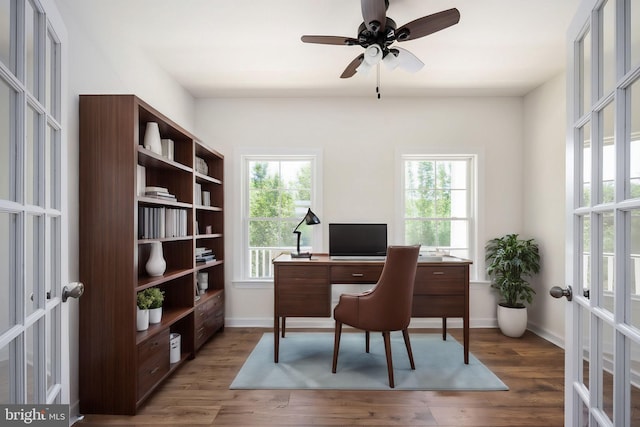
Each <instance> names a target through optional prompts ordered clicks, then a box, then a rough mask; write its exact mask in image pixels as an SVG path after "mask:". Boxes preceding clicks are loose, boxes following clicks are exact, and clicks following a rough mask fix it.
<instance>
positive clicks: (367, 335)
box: [364, 331, 370, 353]
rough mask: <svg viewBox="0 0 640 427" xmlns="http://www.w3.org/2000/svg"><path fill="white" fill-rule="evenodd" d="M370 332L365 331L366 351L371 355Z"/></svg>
mask: <svg viewBox="0 0 640 427" xmlns="http://www.w3.org/2000/svg"><path fill="white" fill-rule="evenodd" d="M369 335H370V334H369V331H364V340H365V351H366V352H367V353H369Z"/></svg>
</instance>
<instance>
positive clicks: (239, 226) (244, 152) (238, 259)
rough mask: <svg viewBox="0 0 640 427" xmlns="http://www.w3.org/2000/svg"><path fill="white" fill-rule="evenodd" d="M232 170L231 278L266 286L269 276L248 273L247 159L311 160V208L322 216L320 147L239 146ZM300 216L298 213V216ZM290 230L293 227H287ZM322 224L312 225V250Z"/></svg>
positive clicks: (320, 247) (319, 246)
mask: <svg viewBox="0 0 640 427" xmlns="http://www.w3.org/2000/svg"><path fill="white" fill-rule="evenodd" d="M235 157H236V162H235V165H236V170H237V171H238V178H237V179H236V180H235V183H236V186H235V187H236V188H235V192H234V193H235V194H236V195H239V196H240V197H237V198H236V209H237V215H234V219H233V222H234V236H237V237H238V239H234V241H235V242H238V240H239V242H238V243H236V244H234V255H235V257H234V258H235V261H234V280H233V283H234V285H236V286H240V287H257V288H262V287H269V286H272V285H273V278H251V277H249V267H250V259H249V257H248V253H249V212H248V210H249V183H250V181H249V170H248V165H249V162H251V161H263V160H264V161H292V160H309V161H310V162H311V206H310V207H311V210H312V211H313V212H314V213H315V214H316V215H317V216H318V217H319V218H320V219H322V216H323V209H322V194H323V193H322V170H323V169H322V150H321V149H315V148H240V149H237V150H236V155H235ZM300 219H302V217H300ZM291 232H292V233H293V229H292V230H291ZM322 237H323V233H322V227H312V238H313V248H314V252H321V251H322V250H323V248H324V245H323V241H322Z"/></svg>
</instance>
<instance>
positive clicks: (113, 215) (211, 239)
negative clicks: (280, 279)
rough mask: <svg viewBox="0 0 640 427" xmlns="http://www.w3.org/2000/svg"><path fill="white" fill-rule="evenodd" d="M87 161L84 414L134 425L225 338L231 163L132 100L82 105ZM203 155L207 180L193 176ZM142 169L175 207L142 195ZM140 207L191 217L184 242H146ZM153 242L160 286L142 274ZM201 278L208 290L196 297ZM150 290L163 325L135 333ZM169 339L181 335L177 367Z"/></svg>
mask: <svg viewBox="0 0 640 427" xmlns="http://www.w3.org/2000/svg"><path fill="white" fill-rule="evenodd" d="M148 122H157V123H158V127H159V129H160V135H161V138H169V139H172V140H173V142H174V153H173V159H169V158H167V157H164V156H162V155H160V154H158V153H155V152H153V151H150V150H148V149H146V148H144V146H143V144H144V142H143V141H144V133H145V130H146V124H147V123H148ZM79 156H80V158H79V163H80V196H79V199H80V200H79V205H80V218H79V228H80V250H79V258H80V259H79V264H80V280H81V281H82V282H83V283H84V284H85V293H84V295H83V297H82V298H81V299H80V331H79V341H80V357H79V359H80V362H79V364H80V366H79V372H80V390H79V395H80V412H81V413H84V414H92V413H93V414H129V415H133V414H135V413H136V412H137V410H138V408H139V407H140V405H141V404H142V403H143V402H144V401H145V400H146V399H147V398H148V397H149V396H151V395H152V394H153V392H154V390H156V389H157V387H158V386H159V385H160V384H162V382H163V381H164V380H165V379H166V378H167V377H168V376H169V375H171V374H172V373H173V372H175V371H176V370H177V369H179V368H180V366H182V365H184V363H185V362H186V361H188V360H190V359H192V358H194V357H196V353H197V350H198V349H199V348H200V347H201V346H202V345H203V344H204V343H205V342H206V341H207V340H208V339H210V338H211V337H212V336H213V335H214V334H215V333H216V332H217V331H219V330H221V329H222V328H224V259H225V258H224V234H223V233H224V206H223V203H224V195H223V194H224V193H223V191H224V157H223V156H222V155H221V154H220V153H218V152H217V151H215V150H213V149H211V148H210V147H208V146H206V145H204V144H203V143H201V142H200V141H199V140H198V139H197V138H196V137H195V136H194V135H192V134H191V133H189V132H188V131H186V130H185V129H183V128H182V127H180V126H179V125H178V124H176V123H175V122H173V121H172V120H171V119H169V118H168V117H166V116H164V115H163V114H162V113H160V112H159V111H157V110H156V109H154V108H153V107H151V106H150V105H149V104H147V103H145V102H144V101H143V100H141V99H140V98H138V97H136V96H134V95H81V96H80V148H79ZM196 157H198V158H200V159H202V161H204V163H205V164H206V168H205V169H206V172H203V171H202V170H198V171H196V163H197V162H196ZM202 161H199V163H200V164H201V166H202ZM138 165H140V166H144V168H145V182H146V184H145V185H146V186H155V187H164V188H167V189H168V190H169V192H170V193H171V194H173V195H175V196H176V200H175V201H174V200H164V199H158V198H154V197H148V196H141V195H139V194H138V185H137V184H138V182H137V179H138V172H137V169H138ZM201 169H202V167H201ZM196 184H198V185H199V186H200V188H201V189H202V191H208V192H209V193H210V198H211V206H200V205H196V204H195V200H196V199H195V195H194V192H195V189H196ZM142 207H151V208H156V207H158V208H162V207H166V208H168V209H181V210H184V211H185V212H186V217H187V227H186V228H187V230H186V234H187V235H186V236H181V237H162V238H158V239H149V238H142V239H141V238H138V237H139V236H144V235H147V236H148V235H149V234H147V233H141V234H139V229H138V225H139V224H138V221H139V217H138V216H139V215H140V212H139V208H142ZM140 211H144V210H143V209H140ZM145 212H148V210H147V211H145ZM155 225H157V224H155ZM198 228H201V229H202V230H203V232H204V230H207V231H208V232H207V233H206V234H198ZM141 231H144V230H141ZM183 232H184V231H183ZM172 234H173V233H172ZM180 234H182V233H180ZM151 235H155V234H151ZM162 235H163V234H162ZM153 242H160V243H161V244H162V249H163V256H164V259H165V261H166V263H167V269H166V271H165V272H164V274H163V275H162V276H158V277H151V276H149V275H148V274H147V272H146V270H145V264H146V262H147V260H148V258H149V253H150V246H151V245H150V243H153ZM200 246H205V247H209V248H211V249H213V250H214V253H215V256H216V260H215V261H212V262H208V263H196V261H195V252H196V247H200ZM200 272H208V273H209V275H208V276H209V281H208V290H207V292H206V293H204V294H203V295H201V296H199V297H198V296H197V274H198V273H200ZM151 287H157V288H159V289H161V290H162V291H164V294H165V300H164V304H163V315H162V320H161V322H160V323H158V324H151V325H150V326H149V328H148V329H147V330H144V331H137V328H136V316H137V306H136V296H137V293H138V292H139V291H141V290H144V289H147V288H151ZM171 333H178V334H180V336H181V340H180V341H181V346H180V347H181V348H180V359H179V360H178V361H177V362H176V363H170V357H169V354H170V353H169V352H170V342H169V337H170V334H171Z"/></svg>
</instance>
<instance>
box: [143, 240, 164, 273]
mask: <svg viewBox="0 0 640 427" xmlns="http://www.w3.org/2000/svg"><path fill="white" fill-rule="evenodd" d="M145 269H146V270H147V273H148V274H149V276H154V277H155V276H162V275H163V274H164V272H165V270H166V269H167V262H166V261H165V260H164V258H163V256H162V243H160V242H151V253H150V254H149V260H148V261H147V264H146V265H145Z"/></svg>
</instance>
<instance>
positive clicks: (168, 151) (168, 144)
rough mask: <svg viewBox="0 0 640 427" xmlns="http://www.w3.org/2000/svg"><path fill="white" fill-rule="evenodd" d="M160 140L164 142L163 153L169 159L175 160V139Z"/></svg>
mask: <svg viewBox="0 0 640 427" xmlns="http://www.w3.org/2000/svg"><path fill="white" fill-rule="evenodd" d="M160 142H161V143H162V155H163V156H164V157H166V158H167V159H169V160H173V140H172V139H163V140H161V141H160Z"/></svg>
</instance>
